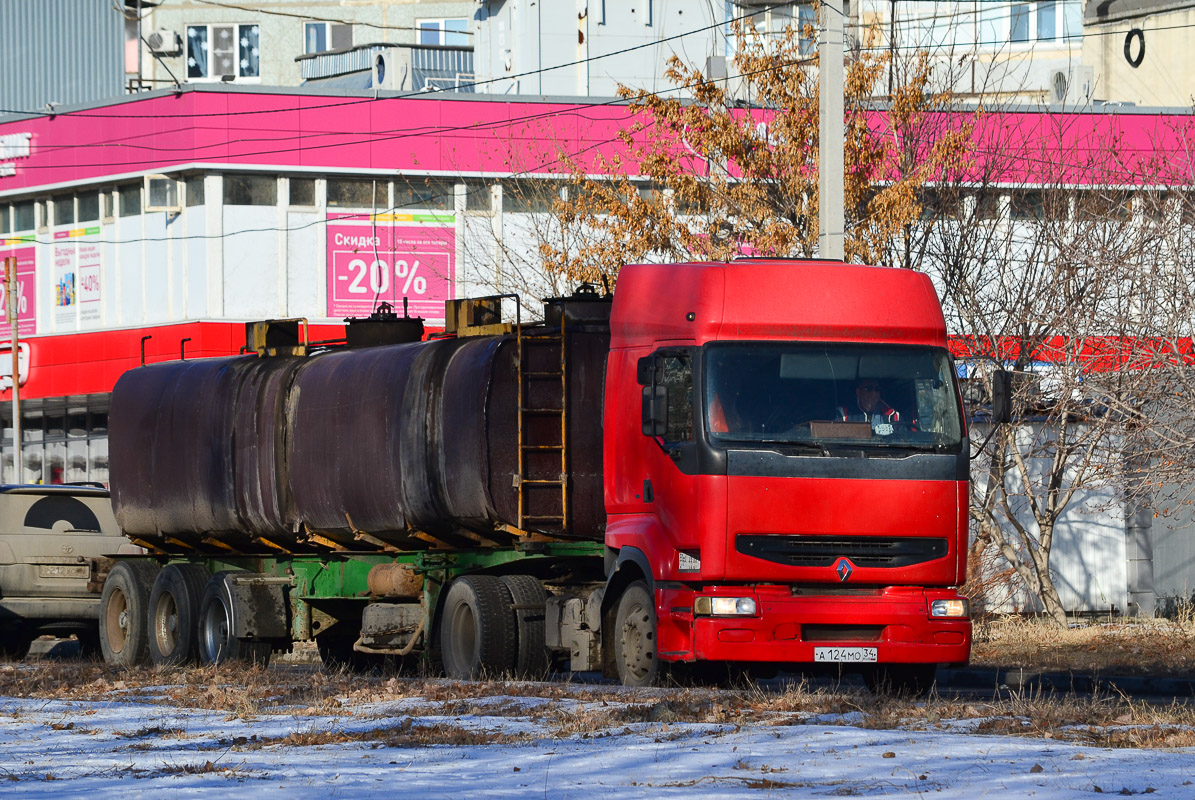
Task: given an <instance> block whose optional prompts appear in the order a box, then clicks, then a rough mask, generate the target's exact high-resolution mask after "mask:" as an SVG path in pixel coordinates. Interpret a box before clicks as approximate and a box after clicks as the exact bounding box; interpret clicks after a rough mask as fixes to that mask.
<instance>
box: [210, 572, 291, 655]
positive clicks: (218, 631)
mask: <svg viewBox="0 0 1195 800" xmlns="http://www.w3.org/2000/svg"><path fill="white" fill-rule="evenodd" d="M235 574H236V573H233V572H217V573H216V574H215V575H213V576H212V578H211V580H209V581H208V582H207V587H206V588H204V590H203V599H202V600H201V601H200V603H199V660H200V662H201V663H204V664H223V663H224V662H226V661H248V662H250V663H253V664H260V665H261V666H263V667H264V666H265V665H267V664H269V663H270V653H271V652H272V651H273V649H274V648H273V645H271V644H270V643H269V642H258V641H252V640H249V639H238V638H237V637H236V636H234V635H233V632H234V631H235V630H236V621H237V615H238V614H244V613H245V609H243V608H240V607H239V605H238V603H237V602H236V599H235V596H234V595H233V592H232V580H233V578H234V576H235Z"/></svg>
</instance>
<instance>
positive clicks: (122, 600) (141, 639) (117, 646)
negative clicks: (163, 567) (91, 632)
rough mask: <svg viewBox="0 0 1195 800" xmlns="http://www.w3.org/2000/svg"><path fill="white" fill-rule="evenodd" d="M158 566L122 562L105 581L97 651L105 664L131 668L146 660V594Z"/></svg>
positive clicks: (147, 648) (151, 584) (147, 637)
mask: <svg viewBox="0 0 1195 800" xmlns="http://www.w3.org/2000/svg"><path fill="white" fill-rule="evenodd" d="M157 574H158V565H157V564H153V563H150V562H148V561H121V562H120V563H118V564H117V565H116V566H115V567H113V568H112V571H111V572H109V573H108V577H107V578H106V579H105V580H104V593H103V594H102V595H101V596H100V650H101V651H102V652H103V654H104V661H105V662H106V663H108V664H112V665H114V666H118V667H134V666H137V665H138V664H144V663H145V662H146V661H148V660H149V593H150V590H151V588H152V587H153V585H154V578H155V577H157Z"/></svg>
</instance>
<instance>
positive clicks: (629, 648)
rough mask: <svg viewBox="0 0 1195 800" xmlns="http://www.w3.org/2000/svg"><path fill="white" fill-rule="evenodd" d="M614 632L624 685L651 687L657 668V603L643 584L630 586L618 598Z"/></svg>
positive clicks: (615, 660)
mask: <svg viewBox="0 0 1195 800" xmlns="http://www.w3.org/2000/svg"><path fill="white" fill-rule="evenodd" d="M613 633H614V662H615V665H616V666H617V667H618V677H619V679H620V680H621V681H622V683H623V685H624V686H654V685H655V683H656V678H657V676H658V675H659V669H660V662H659V660H658V659H657V657H656V656H657V654H656V604H655V601H654V600H653V599H652V596H651V592H650V591H648V589H647V584H645V583H644V582H643V581H635V582H634V583H632V584H631V585H630V586H628V587H627V588H626V591H625V592H623V593H622V597H620V598H618V614H617V615H616V616H615V618H614V631H613Z"/></svg>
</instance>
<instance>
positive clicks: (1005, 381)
mask: <svg viewBox="0 0 1195 800" xmlns="http://www.w3.org/2000/svg"><path fill="white" fill-rule="evenodd" d="M1011 421H1012V373H1011V372H1010V371H1008V370H1005V369H998V370H996V371H995V372H993V373H992V424H993V425H1003V424H1005V423H1008V422H1011Z"/></svg>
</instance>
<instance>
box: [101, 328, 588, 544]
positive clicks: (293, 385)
mask: <svg viewBox="0 0 1195 800" xmlns="http://www.w3.org/2000/svg"><path fill="white" fill-rule="evenodd" d="M523 341H524V357H523V362H524V367H523V372H524V373H527V372H532V373H534V374H539V375H542V374H544V373H545V372H546V371H550V370H551V369H552V364H553V363H555V364H556V365H557V366H556V367H555V368H556V369H557V371H559V366H558V365H559V363H560V350H559V347H560V345H559V339H557V340H555V342H554V343H553V342H552V341H551V337H540V338H536V337H535V336H527V335H525V336H524V339H523ZM565 341H566V343H567V344H566V347H567V352H566V358H565V363H566V364H567V369H566V372H567V379H566V380H567V386H568V391H567V408H566V412H567V413H566V415H565V416H564V418H565V419H566V420H567V431H568V437H567V452H568V469H567V474H565V475H563V476H561V474H560V473H561V462H560V455H559V449H558V448H556V449H553V446H552V444H551V442H552V441H559V433H555V434H553V432H552V427H553V425H554V426H555V427H556V428H557V429H559V428H560V426H561V415H559V414H554V413H553V412H552V409H553V407H554V406H553V403H555V407H556V408H559V406H560V403H561V394H562V393H561V390H560V389H555V390H553V389H552V382H551V381H550V380H549V381H547V382H544V381H542V380H541V381H540V383H539V384H538V385H531V382H528V383H526V384H525V387H526V392H527V396H526V397H525V399H524V407H525V408H534V409H535V412H525V413H523V414H520V411H519V407H518V405H519V404H518V396H519V392H518V383H519V375H520V370H519V364H518V360H519V359H518V355H517V353H518V346H517V343H516V338H515V336H514V335H513V334H505V335H499V336H478V337H469V338H447V339H438V340H432V341H426V342H412V343H407V344H396V345H386V346H379V347H367V348H344V349H336V350H330V351H326V352H321V353H317V354H315V355H311V356H307V357H300V356H278V357H274V358H258V357H257V356H256V355H248V356H238V357H229V358H216V359H200V360H192V361H181V362H169V363H163V364H152V365H148V366H145V367H140V368H137V369H134V370H131V371H129V372H127V373H125V375H124V376H122V377H121V379H120V381H119V382H118V383H117V385H116V387H115V389H114V390H113V394H112V410H111V414H110V421H109V426H110V427H109V442H110V443H109V449H110V454H109V458H110V462H111V467H110V469H111V473H110V475H111V486H112V499H113V505H114V508H115V511H116V517H117V521H118V522H119V523H120V526H121V528H122V529H123V530H124V531H125V533H126V534H128V535H131V536H136V537H141V538H147V539H152V538H153V537H157V538H158V540H166V539H170V540H175V541H182V542H187V543H197V542H202V541H203V540H205V539H209V540H210V539H214V540H217V541H219V542H222V543H225V544H228V545H230V546H233V547H234V548H235V549H237V550H238V551H241V552H268V551H267V550H266V549H265V548H266V547H270V548H278V547H281V548H282V549H285V550H288V551H292V552H301V551H305V550H307V549H310V548H311V547H312V545H310V544H309V542H310V540H311V539H312V537H313V536H322V537H326V538H330V539H332V540H333V541H334V542H336V543H337V544H339V545H340V546H342V547H344V548H345V549H350V550H368V549H371V548H373V547H378V546H399V547H426V546H428V540H429V537H430V538H432V539H434V538H438V539H439V540H440V541H441V542H446V543H448V544H459V545H461V546H465V545H469V544H475V543H476V542H477V537H476V536H472V537H470V536H469V533H470V532H472V533H474V534H481V535H483V536H493V535H494V534H495V532H496V531H502V530H504V529H505V528H506V526H510V527H517V526H518V523H519V520H520V508H519V506H520V488H519V484H520V483H521V482H523V483H524V486H523V492H522V493H523V499H522V503H523V509H522V511H523V515H522V517H523V520H524V524H523V526H522V527H523V529H524V530H536V531H540V532H544V533H549V534H553V535H559V536H565V537H570V538H589V539H600V538H601V536H602V531H603V528H604V523H605V509H604V504H603V501H602V473H601V467H602V432H601V422H600V420H601V404H602V396H601V394H602V380H603V372H604V368H605V357H606V353H607V352H608V349H609V335H608V333H607V332H605V331H604V330H601V329H600V328H599V329H596V330H595V329H592V328H591V329H587V330H578V331H576V332H573V331H572V330H570V331H569V332H568V334H567V336H566V337H565ZM524 380H526V378H524ZM557 384H559V379H557ZM553 391H555V398H553ZM545 410H546V413H545ZM520 425H521V426H522V428H523V445H524V453H525V456H526V457H525V459H524V466H523V470H522V474H521V475H520V470H519V451H520V436H519V430H520ZM552 436H556V439H555V440H553V439H552ZM537 442H538V443H544V442H547V443H548V444H547V445H545V446H541V447H531V446H529V444H528V443H530V444H531V445H535V443H537ZM545 456H546V457H545ZM562 477H563V478H564V482H565V485H566V486H567V489H566V491H567V494H566V495H565V497H567V502H568V506H569V508H568V513H567V521H566V520H565V517H566V515H565V514H564V509H563V504H564V498H563V497H562V495H561V491H560V488H559V486H557V488H555V490H554V494H553V491H547V492H544V491H543V488H544V486H547V485H550V484H551V482H552V480H557V481H558V480H559V479H560V478H562ZM529 484H535V485H536V488H535V490H534V491H533V490H532V489H531V488H530V486H529ZM553 518H555V521H553Z"/></svg>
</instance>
